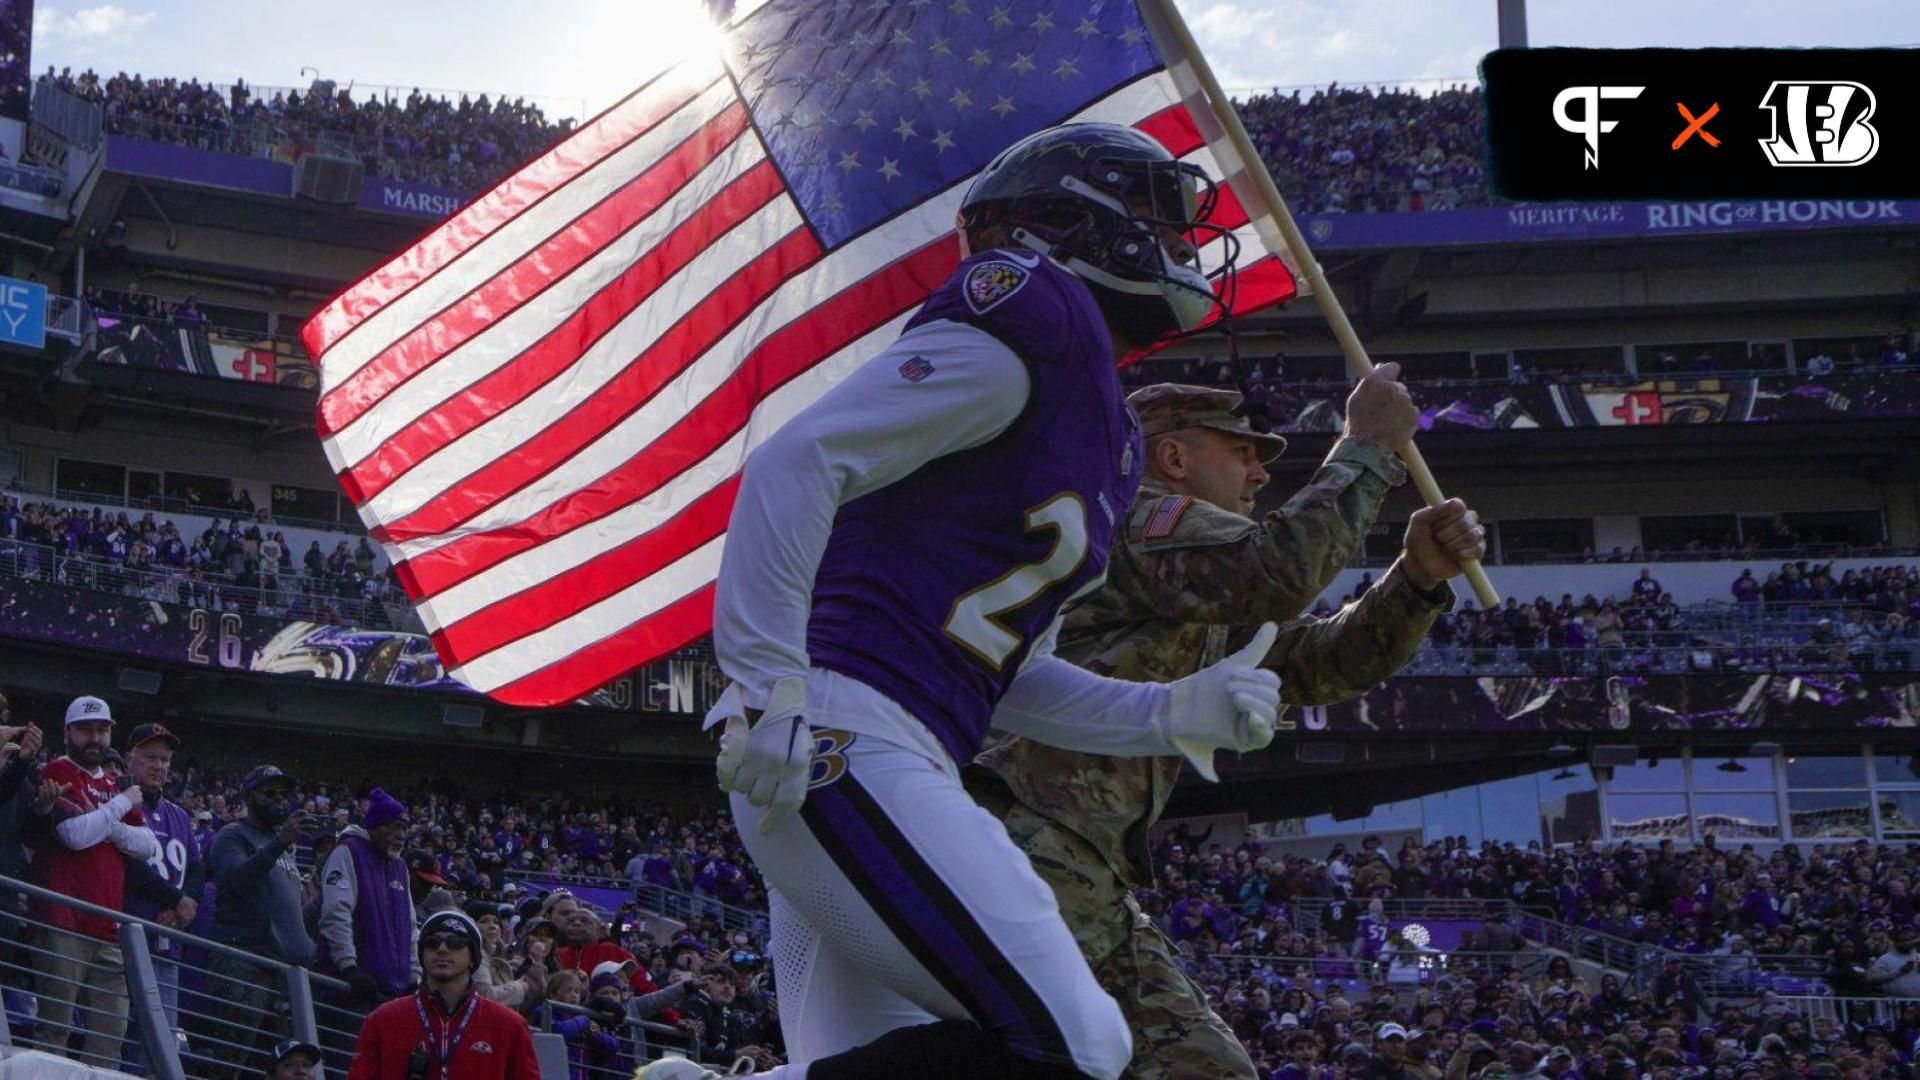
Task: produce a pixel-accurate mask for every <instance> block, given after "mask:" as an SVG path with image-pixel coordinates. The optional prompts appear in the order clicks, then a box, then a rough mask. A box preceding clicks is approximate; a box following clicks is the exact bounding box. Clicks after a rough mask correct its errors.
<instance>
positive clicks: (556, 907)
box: [546, 895, 675, 1023]
mask: <svg viewBox="0 0 1920 1080" xmlns="http://www.w3.org/2000/svg"><path fill="white" fill-rule="evenodd" d="M546 916H547V918H549V919H552V920H553V922H554V925H555V926H558V927H559V928H560V946H559V948H557V949H555V950H554V959H555V961H556V963H557V965H558V967H560V968H561V969H563V970H569V971H592V970H593V969H594V968H597V967H599V966H600V965H601V964H604V963H606V962H607V961H609V960H611V961H613V962H614V963H616V964H619V965H621V966H622V967H626V968H628V969H629V970H630V971H632V972H633V975H632V977H631V978H629V979H628V980H627V985H628V986H630V987H631V988H632V989H633V992H634V993H635V994H651V993H653V992H654V991H655V990H658V989H660V988H659V987H658V986H655V985H654V984H653V978H652V977H651V976H649V975H648V974H647V966H646V965H645V964H642V963H640V962H639V961H637V960H635V959H634V956H633V954H632V953H630V952H628V951H627V950H625V949H623V948H621V947H620V946H618V945H616V944H614V943H613V941H612V940H611V939H610V938H609V937H608V936H607V927H606V924H605V923H602V922H601V921H600V917H599V916H598V915H595V914H594V913H593V911H592V910H591V909H589V908H587V907H584V906H582V905H581V903H580V901H578V900H576V899H574V898H573V897H572V896H570V895H561V896H556V897H555V898H554V899H552V900H551V901H550V902H549V903H548V905H547V911H546ZM673 1022H675V1021H674V1020H668V1021H667V1023H673Z"/></svg>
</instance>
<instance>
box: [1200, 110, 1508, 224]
mask: <svg viewBox="0 0 1920 1080" xmlns="http://www.w3.org/2000/svg"><path fill="white" fill-rule="evenodd" d="M1238 105H1239V109H1240V116H1241V119H1242V120H1243V121H1244V122H1245V123H1246V126H1247V133H1248V134H1249V135H1251V136H1252V137H1253V142H1254V146H1256V147H1257V148H1258V149H1259V151H1260V156H1261V157H1263V158H1265V159H1266V161H1267V165H1268V168H1270V169H1271V170H1272V171H1273V173H1274V179H1275V180H1276V181H1277V182H1278V183H1279V185H1280V190H1281V191H1284V192H1286V193H1287V201H1288V203H1289V204H1291V205H1293V206H1294V207H1295V212H1296V213H1301V212H1304V213H1308V214H1323V213H1340V212H1343V211H1417V210H1451V209H1455V208H1458V207H1464V206H1485V205H1487V204H1488V197H1487V186H1486V176H1485V173H1484V172H1483V170H1482V168H1481V164H1480V163H1481V160H1482V158H1484V157H1485V155H1486V134H1485V130H1484V123H1483V120H1482V108H1481V101H1480V89H1479V88H1478V87H1473V86H1464V85H1453V86H1449V87H1447V88H1446V89H1444V90H1438V91H1433V92H1428V91H1423V90H1419V89H1410V88H1387V87H1380V88H1374V87H1366V86H1362V87H1351V86H1340V85H1338V84H1335V85H1331V86H1327V87H1325V88H1318V87H1315V88H1308V89H1294V90H1293V91H1291V92H1290V93H1282V92H1281V91H1279V90H1275V91H1273V92H1271V93H1265V94H1254V95H1251V96H1249V97H1247V98H1246V99H1244V100H1243V101H1240V102H1238Z"/></svg>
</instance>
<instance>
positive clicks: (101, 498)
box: [0, 483, 367, 538]
mask: <svg viewBox="0 0 1920 1080" xmlns="http://www.w3.org/2000/svg"><path fill="white" fill-rule="evenodd" d="M7 495H12V496H15V497H20V496H27V495H35V496H40V497H42V498H47V499H54V500H58V501H60V502H66V503H85V504H87V505H86V507H85V509H89V510H91V509H92V508H93V507H94V506H96V505H97V506H101V507H114V508H118V509H123V510H158V511H162V512H165V513H169V514H192V515H193V516H195V517H203V518H211V519H213V520H215V521H236V520H237V521H240V522H242V523H245V524H249V525H261V526H267V525H277V526H285V527H288V528H297V529H317V530H319V531H322V532H329V533H342V534H344V536H343V537H342V538H357V537H361V536H365V535H366V534H367V530H366V528H365V527H364V526H363V525H361V523H360V521H359V519H357V518H356V519H354V520H351V521H327V520H323V519H320V518H300V517H286V516H284V515H281V514H275V513H272V512H271V511H268V510H263V509H260V508H255V509H254V510H253V511H251V512H249V511H245V510H236V509H234V508H232V507H228V506H213V505H209V504H207V503H197V502H190V501H188V500H186V499H178V498H174V497H173V496H171V495H143V496H140V497H137V498H135V497H132V496H127V495H115V494H112V493H111V492H98V491H81V490H77V489H74V488H62V487H52V488H41V487H33V486H31V485H28V484H19V483H15V484H9V485H7V487H6V488H5V489H4V490H0V496H7ZM23 501H24V500H23ZM60 509H62V510H73V509H80V507H74V506H62V507H60ZM263 514H264V515H265V516H264V517H263V516H262V515H263Z"/></svg>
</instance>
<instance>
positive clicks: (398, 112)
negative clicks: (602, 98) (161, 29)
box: [40, 68, 573, 192]
mask: <svg viewBox="0 0 1920 1080" xmlns="http://www.w3.org/2000/svg"><path fill="white" fill-rule="evenodd" d="M40 81H42V82H45V83H51V84H52V85H55V86H58V87H59V88H60V89H62V90H65V91H67V92H68V93H71V94H74V95H77V96H79V97H80V98H82V99H84V100H87V101H92V102H96V103H98V104H99V105H100V106H101V107H102V108H103V109H104V110H105V114H106V131H107V133H108V134H110V135H126V136H130V137H133V138H137V139H145V140H150V141H154V142H168V143H178V144H180V145H184V146H194V147H198V148H200V149H203V150H212V151H216V152H219V153H230V154H240V155H244V156H263V157H275V156H278V157H283V158H285V159H288V160H291V159H292V158H294V157H297V156H299V155H300V154H301V153H305V152H311V151H315V150H326V151H331V152H342V151H343V152H345V153H348V154H351V155H352V156H354V157H358V158H360V159H361V160H362V161H363V162H365V164H366V166H367V169H368V171H369V172H370V173H373V174H375V175H380V176H390V177H393V178H394V179H398V180H419V181H427V182H431V183H436V184H440V185H443V186H446V187H449V188H453V189H455V190H458V191H465V192H472V191H477V190H479V189H480V188H483V187H485V186H487V185H488V184H490V183H492V182H493V181H494V180H497V179H498V178H499V177H500V176H501V175H502V174H503V173H504V172H506V171H507V170H509V169H511V168H513V167H514V166H516V165H518V164H519V163H520V162H522V161H524V160H526V159H527V158H528V157H530V156H532V155H533V154H534V152H536V151H538V150H542V149H545V148H546V147H547V146H548V145H550V144H551V143H552V142H553V141H554V140H556V139H558V138H560V137H562V136H564V135H565V134H567V133H568V132H569V131H571V130H572V128H573V121H572V120H571V119H566V120H561V121H558V122H555V123H549V122H548V121H547V119H546V116H545V114H544V113H542V111H541V110H540V108H539V107H538V106H537V105H530V104H528V103H527V102H526V101H524V100H522V99H515V100H514V101H512V102H509V101H506V100H505V99H504V98H503V99H500V100H494V99H491V98H489V97H488V96H487V95H486V94H481V95H479V96H478V97H477V98H469V97H468V96H466V95H464V94H463V95H461V97H460V100H459V101H458V102H457V103H456V102H455V101H453V100H451V99H449V98H446V97H435V96H433V95H430V94H422V93H421V92H420V91H419V90H417V89H416V90H414V91H413V92H412V93H411V94H408V95H407V97H406V98H405V99H394V98H387V99H385V100H382V99H380V98H378V97H370V98H369V99H368V100H367V101H365V102H356V101H354V99H353V96H352V93H351V92H350V91H336V90H335V88H334V87H332V86H331V85H330V84H321V85H320V86H316V87H310V88H309V89H308V90H307V92H306V93H305V94H302V93H301V92H300V91H299V90H297V89H272V90H267V91H265V92H263V91H261V90H260V89H257V88H253V87H249V86H247V85H246V83H245V82H244V81H242V82H236V83H234V84H233V85H231V86H226V87H219V86H215V85H213V84H211V83H201V82H200V81H199V80H197V79H188V80H186V81H184V82H183V81H181V80H179V79H170V78H168V79H147V78H143V77H141V76H140V75H137V74H136V75H128V74H126V73H125V72H121V73H119V74H116V75H113V76H110V77H107V78H102V77H101V76H100V75H99V74H97V73H95V72H94V71H93V70H92V69H88V70H85V71H82V72H81V73H80V74H78V75H75V74H73V71H72V69H71V68H68V69H63V70H61V71H60V72H58V73H56V72H55V71H54V70H53V69H52V68H48V69H47V71H46V72H45V73H43V74H42V75H41V76H40Z"/></svg>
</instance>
